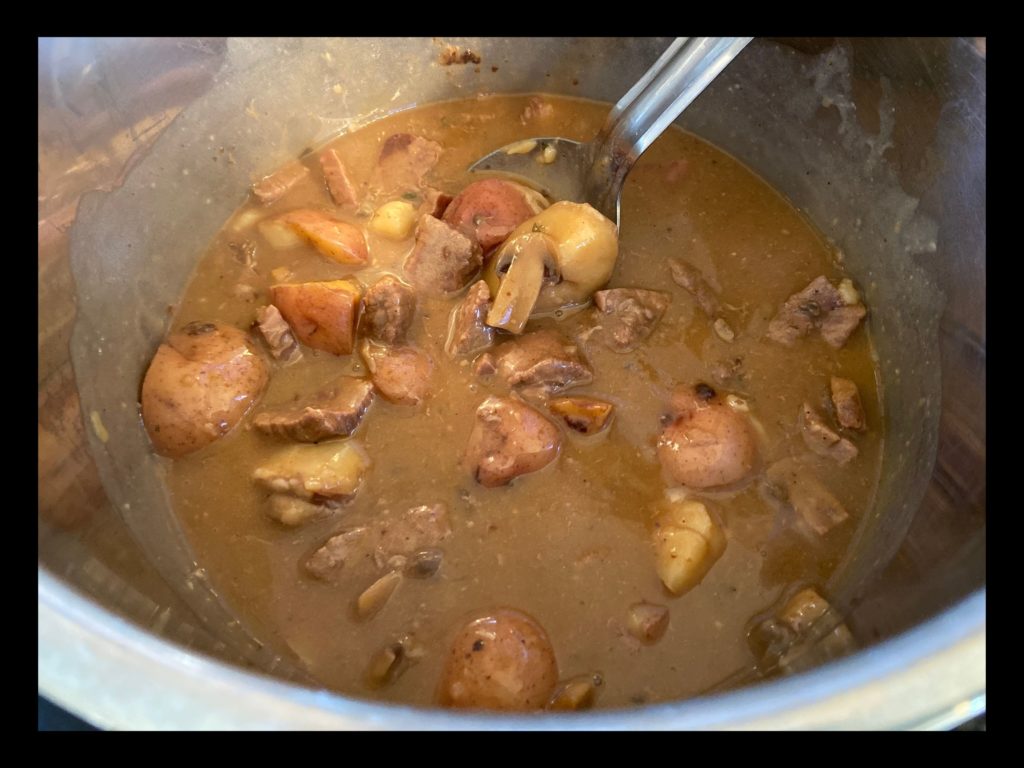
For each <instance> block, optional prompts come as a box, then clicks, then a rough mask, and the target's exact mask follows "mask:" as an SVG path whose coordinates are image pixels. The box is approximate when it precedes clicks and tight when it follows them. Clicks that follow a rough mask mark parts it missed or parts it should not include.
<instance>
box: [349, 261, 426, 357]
mask: <svg viewBox="0 0 1024 768" xmlns="http://www.w3.org/2000/svg"><path fill="white" fill-rule="evenodd" d="M415 314H416V294H415V293H413V290H412V289H411V288H410V287H409V286H407V285H406V284H405V283H403V282H401V281H400V280H398V278H396V277H393V276H391V275H385V276H384V277H382V278H381V279H380V280H378V281H377V282H376V283H374V284H373V285H371V286H370V287H369V288H368V289H367V291H366V295H365V296H363V311H362V313H361V315H360V318H359V328H360V330H361V331H362V334H363V336H365V337H367V338H370V339H373V340H374V341H379V342H380V343H381V344H402V343H403V342H404V341H405V334H406V333H407V332H408V330H409V326H410V325H412V318H413V315H415Z"/></svg>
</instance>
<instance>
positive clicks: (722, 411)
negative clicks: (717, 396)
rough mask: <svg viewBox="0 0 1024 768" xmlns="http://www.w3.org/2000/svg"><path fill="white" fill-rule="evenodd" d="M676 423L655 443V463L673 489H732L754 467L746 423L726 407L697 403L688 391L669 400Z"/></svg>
mask: <svg viewBox="0 0 1024 768" xmlns="http://www.w3.org/2000/svg"><path fill="white" fill-rule="evenodd" d="M672 406H673V409H674V410H675V413H676V414H677V418H676V419H675V421H673V422H672V423H671V424H669V425H668V426H667V427H665V430H664V431H663V432H662V434H661V437H660V438H659V440H658V459H659V460H660V461H661V465H662V466H663V467H664V468H665V471H666V472H667V473H668V475H669V476H670V477H671V478H672V480H673V481H674V482H676V483H680V484H682V485H685V486H688V487H690V488H713V487H716V486H721V485H731V484H732V483H735V482H738V481H740V480H742V479H744V478H745V477H747V476H748V475H750V473H751V471H752V470H753V468H754V465H755V464H756V462H757V453H758V452H757V441H756V439H755V436H754V432H753V429H752V428H751V425H750V420H749V419H748V418H747V417H746V416H745V415H743V414H741V413H737V412H736V411H734V410H733V409H732V408H730V407H729V406H728V405H725V404H724V403H721V402H718V401H717V400H715V401H712V402H706V403H703V402H699V401H698V399H697V398H696V397H694V395H693V393H692V392H691V391H690V390H689V389H687V388H679V389H678V390H677V391H676V392H675V393H674V394H673V398H672Z"/></svg>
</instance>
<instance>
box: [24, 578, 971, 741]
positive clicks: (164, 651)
mask: <svg viewBox="0 0 1024 768" xmlns="http://www.w3.org/2000/svg"><path fill="white" fill-rule="evenodd" d="M38 590H39V602H38V607H39V613H38V617H39V622H38V623H39V635H38V638H39V654H38V665H39V666H38V672H39V678H38V679H39V692H40V694H42V695H43V696H45V697H46V698H48V699H50V700H51V701H53V702H55V703H57V704H59V705H60V706H62V707H64V708H66V709H68V710H69V711H71V712H73V713H75V714H77V715H78V716H79V717H82V718H84V719H85V720H87V721H89V722H91V723H93V724H94V725H97V726H99V727H102V728H108V729H161V730H171V729H244V730H252V729H289V730H290V729H350V730H354V729H360V730H375V729H403V730H404V729H422V730H451V729H457V730H589V729H594V730H648V729H673V730H675V729H779V728H790V729H864V728H870V729H943V728H950V727H953V726H955V725H958V724H960V723H962V722H964V721H966V720H968V719H970V718H971V717H974V716H976V715H978V714H980V713H981V712H984V711H985V687H986V678H985V656H986V642H985V616H986V610H985V605H986V591H985V589H984V588H982V589H979V590H977V591H975V592H974V593H972V594H970V595H968V596H967V597H966V598H964V599H962V600H960V601H959V602H957V603H955V604H954V605H952V606H950V607H949V608H947V609H946V610H945V611H943V612H942V613H940V614H938V615H937V616H934V617H933V618H931V619H929V620H928V621H925V622H923V623H922V624H919V625H918V626H916V627H914V628H913V629H910V630H908V631H906V632H904V633H902V634H900V635H897V636H895V637H893V638H889V639H887V640H884V641H882V642H880V643H878V644H876V645H873V646H870V647H868V648H866V649H864V650H861V651H859V652H857V653H855V654H853V655H851V656H848V657H846V658H843V659H840V660H838V661H834V662H831V663H829V664H826V665H824V666H821V667H817V668H815V669H812V670H809V671H807V672H803V673H800V674H798V675H794V676H792V677H788V678H784V679H780V680H774V681H769V682H764V683H760V684H757V685H753V686H749V687H746V688H741V689H737V690H735V691H729V692H725V693H719V694H714V695H709V696H701V697H697V698H693V699H687V700H684V701H678V702H667V703H662V704H653V705H649V706H643V707H636V708H631V709H617V710H598V711H593V712H587V713H580V714H535V715H490V714H477V713H469V714H467V713H462V712H455V711H451V710H440V709H421V708H416V707H411V706H407V705H395V704H387V703H381V702H370V701H366V700H359V699H352V698H348V697H346V696H343V695H341V694H339V693H335V692H332V691H327V690H314V689H311V688H307V687H304V686H300V685H296V684H292V683H288V682H283V681H281V680H277V679H274V678H271V677H268V676H266V675H263V674H261V673H255V672H248V671H245V670H243V669H241V668H238V667H235V666H232V665H230V664H228V663H226V662H222V661H219V660H216V659H213V658H211V657H209V656H206V655H205V654H201V653H198V652H195V651H190V650H187V649H185V648H183V647H182V646H180V645H177V644H175V643H172V642H170V641H167V640H164V639H162V638H160V637H158V636H157V635H154V634H152V633H150V632H148V631H146V630H143V629H141V628H139V627H138V626H137V625H135V624H133V623H131V622H129V621H127V620H126V619H124V618H122V617H120V616H118V615H116V614H114V613H111V612H110V611H108V610H106V609H105V608H103V607H102V606H100V605H99V604H98V603H96V602H94V601H93V600H92V599H90V598H88V597H85V596H84V595H82V594H81V593H79V592H77V591H76V590H74V589H72V588H70V587H69V586H67V585H66V584H64V583H63V582H61V581H60V579H59V578H57V577H56V576H54V575H53V574H52V573H51V572H49V571H48V570H47V569H45V568H43V567H40V568H39V570H38Z"/></svg>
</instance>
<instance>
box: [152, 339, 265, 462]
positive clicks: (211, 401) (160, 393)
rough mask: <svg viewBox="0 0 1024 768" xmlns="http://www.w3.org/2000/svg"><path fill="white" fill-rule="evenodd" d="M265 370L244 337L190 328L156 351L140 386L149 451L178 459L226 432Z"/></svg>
mask: <svg viewBox="0 0 1024 768" xmlns="http://www.w3.org/2000/svg"><path fill="white" fill-rule="evenodd" d="M268 377H269V373H268V371H267V364H266V362H264V360H263V358H262V357H261V356H260V355H259V353H258V352H257V350H256V347H255V346H254V345H253V344H252V342H251V341H250V340H249V338H248V337H247V336H246V334H245V333H243V332H242V331H240V330H239V329H237V328H234V327H232V326H229V325H220V324H217V323H189V324H188V325H186V326H185V328H184V329H182V330H181V331H179V332H177V333H172V334H171V335H170V336H168V337H167V341H166V342H164V343H163V344H161V345H160V347H159V348H158V349H157V351H156V354H155V355H154V356H153V360H152V361H151V362H150V364H149V368H148V370H147V371H146V376H145V379H143V382H142V421H143V424H144V425H145V427H146V432H147V433H148V434H149V439H150V442H152V444H153V448H154V449H155V450H156V452H157V453H159V454H160V455H161V456H169V457H170V458H178V457H181V456H185V455H186V454H189V453H192V452H193V451H198V450H199V449H200V448H204V447H205V446H207V445H209V444H210V443H212V442H213V441H214V440H216V439H217V438H219V437H222V436H223V435H226V434H227V433H228V432H230V431H231V430H232V429H233V428H234V426H235V425H236V424H238V422H239V421H241V419H242V417H243V416H244V415H245V413H246V411H248V410H249V409H250V408H251V407H252V406H253V404H254V403H255V402H256V401H257V400H258V399H259V397H260V395H261V394H262V393H263V390H264V388H265V387H266V384H267V379H268Z"/></svg>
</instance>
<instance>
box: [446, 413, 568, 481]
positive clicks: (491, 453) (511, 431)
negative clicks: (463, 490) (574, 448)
mask: <svg viewBox="0 0 1024 768" xmlns="http://www.w3.org/2000/svg"><path fill="white" fill-rule="evenodd" d="M561 443H562V439H561V436H560V434H559V432H558V428H557V427H556V426H555V425H554V424H552V423H551V422H550V421H548V420H547V419H546V418H544V416H543V415H542V414H541V413H540V412H539V411H537V410H535V409H533V408H531V407H530V406H528V405H527V404H526V403H523V402H520V401H519V400H512V399H511V398H508V397H488V398H487V399H486V400H484V401H483V403H481V404H480V407H479V408H477V410H476V421H475V423H474V425H473V431H472V433H471V434H470V436H469V445H468V447H467V448H466V456H465V459H464V466H465V467H466V468H467V469H468V470H469V471H470V472H472V473H473V476H474V477H475V478H476V479H477V482H479V483H480V484H481V485H483V486H486V487H488V488H492V487H495V486H499V485H507V484H508V483H510V482H511V481H512V480H513V479H514V478H516V477H518V476H519V475H525V474H527V473H529V472H536V471H537V470H539V469H543V468H544V467H546V466H547V465H548V464H550V463H551V462H552V461H554V460H555V458H556V457H557V456H558V450H559V448H560V447H561Z"/></svg>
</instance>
